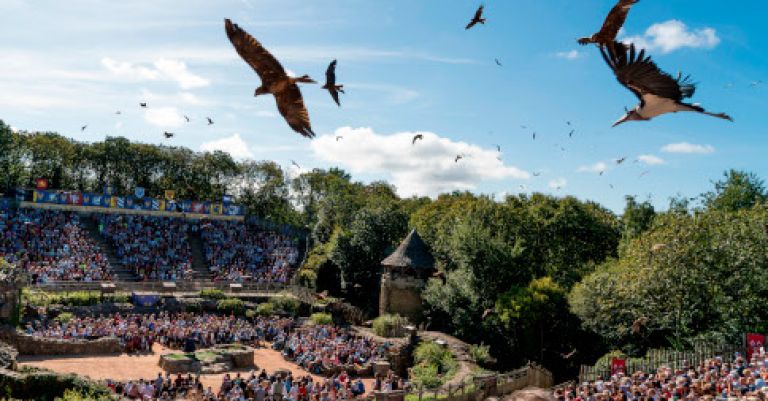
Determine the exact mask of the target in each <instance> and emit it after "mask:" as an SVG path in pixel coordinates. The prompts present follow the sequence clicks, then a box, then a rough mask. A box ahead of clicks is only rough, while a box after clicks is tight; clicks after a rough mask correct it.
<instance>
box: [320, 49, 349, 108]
mask: <svg viewBox="0 0 768 401" xmlns="http://www.w3.org/2000/svg"><path fill="white" fill-rule="evenodd" d="M323 89H325V90H327V91H328V93H330V94H331V97H332V98H333V101H334V102H336V104H337V105H338V106H339V107H341V103H340V102H339V92H341V93H344V85H336V60H333V61H331V64H330V65H328V69H327V70H325V85H323Z"/></svg>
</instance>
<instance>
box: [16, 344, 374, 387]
mask: <svg viewBox="0 0 768 401" xmlns="http://www.w3.org/2000/svg"><path fill="white" fill-rule="evenodd" d="M171 352H173V351H172V350H169V349H167V348H164V347H163V346H161V345H159V344H155V346H154V347H153V353H152V354H143V355H129V354H120V355H102V356H92V355H91V356H87V357H79V356H34V357H32V356H20V357H19V358H18V361H19V365H20V366H35V367H40V368H46V369H50V370H53V371H54V372H61V373H76V374H78V375H81V376H88V377H90V378H91V379H95V380H104V379H114V380H120V381H128V380H138V379H154V378H155V377H157V374H158V373H160V372H163V371H162V369H160V367H159V366H158V362H159V361H160V355H162V354H167V353H171ZM254 362H255V363H256V366H257V367H258V370H259V371H261V369H266V370H267V372H269V373H272V372H274V371H275V370H277V369H288V370H290V371H291V372H293V375H294V376H306V375H307V374H308V373H307V371H306V370H304V369H302V368H300V367H298V366H297V365H295V364H293V363H290V362H288V361H286V360H285V359H283V357H282V355H280V353H279V352H278V351H275V350H272V349H265V348H260V349H256V350H255V352H254ZM237 372H238V371H233V372H231V374H232V376H234V374H235V373H237ZM239 372H240V374H241V375H243V376H248V375H249V374H250V370H241V371H239ZM163 375H165V373H163ZM223 376H224V374H218V375H202V376H200V380H201V381H202V382H203V385H205V386H206V387H207V386H211V387H212V388H213V390H214V391H218V389H219V386H220V385H221V379H222V377H223ZM312 376H313V377H314V378H315V380H322V378H321V377H319V376H316V375H312ZM363 382H364V383H365V388H366V390H368V391H370V390H371V388H372V386H373V380H371V379H366V380H363Z"/></svg>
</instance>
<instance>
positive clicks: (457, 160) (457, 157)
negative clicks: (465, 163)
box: [453, 155, 464, 163]
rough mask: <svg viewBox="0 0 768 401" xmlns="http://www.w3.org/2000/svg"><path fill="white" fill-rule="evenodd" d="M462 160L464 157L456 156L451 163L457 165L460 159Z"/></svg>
mask: <svg viewBox="0 0 768 401" xmlns="http://www.w3.org/2000/svg"><path fill="white" fill-rule="evenodd" d="M463 158H464V156H462V155H456V158H455V159H454V160H453V162H454V163H458V162H459V160H461V159H463Z"/></svg>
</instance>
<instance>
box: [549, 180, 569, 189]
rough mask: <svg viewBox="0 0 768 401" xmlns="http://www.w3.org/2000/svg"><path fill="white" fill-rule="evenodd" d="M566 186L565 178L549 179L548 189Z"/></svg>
mask: <svg viewBox="0 0 768 401" xmlns="http://www.w3.org/2000/svg"><path fill="white" fill-rule="evenodd" d="M566 186H568V180H566V179H565V178H562V177H560V178H555V179H554V180H551V181H549V188H550V189H555V190H557V189H563V188H565V187H566Z"/></svg>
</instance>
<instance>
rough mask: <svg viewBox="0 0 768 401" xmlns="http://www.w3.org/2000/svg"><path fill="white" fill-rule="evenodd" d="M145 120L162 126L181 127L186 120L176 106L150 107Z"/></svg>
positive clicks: (145, 114)
mask: <svg viewBox="0 0 768 401" xmlns="http://www.w3.org/2000/svg"><path fill="white" fill-rule="evenodd" d="M144 120H145V121H146V122H148V123H150V124H152V125H154V126H157V127H161V128H175V127H180V126H181V125H182V124H184V121H185V120H184V117H183V116H182V115H181V114H180V113H179V110H178V109H177V108H175V107H156V108H150V109H148V110H147V111H146V112H145V113H144Z"/></svg>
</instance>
